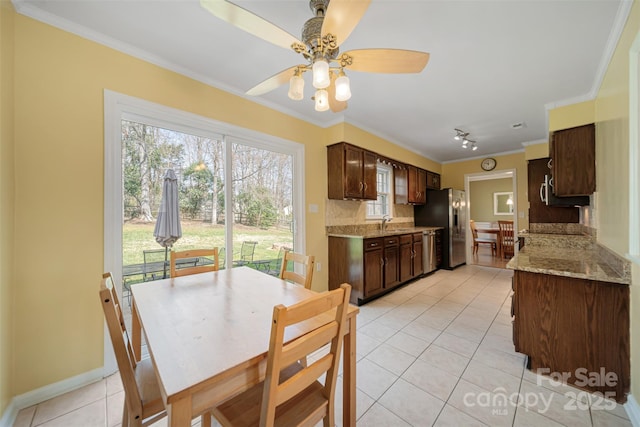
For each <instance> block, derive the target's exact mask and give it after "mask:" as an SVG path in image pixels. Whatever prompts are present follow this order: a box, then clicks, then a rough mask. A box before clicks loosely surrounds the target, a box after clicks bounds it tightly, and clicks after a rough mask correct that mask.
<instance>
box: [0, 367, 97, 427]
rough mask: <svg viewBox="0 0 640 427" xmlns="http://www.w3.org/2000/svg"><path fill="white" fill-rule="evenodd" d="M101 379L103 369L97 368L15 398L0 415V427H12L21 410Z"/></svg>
mask: <svg viewBox="0 0 640 427" xmlns="http://www.w3.org/2000/svg"><path fill="white" fill-rule="evenodd" d="M102 378H104V369H103V368H98V369H94V370H92V371H89V372H85V373H84V374H80V375H76V376H75V377H71V378H67V379H64V380H62V381H58V382H57V383H53V384H49V385H46V386H44V387H40V388H38V389H35V390H31V391H28V392H26V393H24V394H21V395H18V396H15V397H14V398H13V399H11V402H10V403H9V405H8V406H7V408H6V409H5V411H4V413H3V414H2V418H0V427H11V426H13V423H14V422H15V420H16V417H17V416H18V412H20V410H21V409H24V408H28V407H29V406H33V405H37V404H38V403H42V402H44V401H45V400H49V399H52V398H54V397H57V396H60V395H61V394H64V393H67V392H70V391H73V390H76V389H78V388H80V387H84V386H85V385H88V384H91V383H94V382H96V381H100V380H101V379H102Z"/></svg>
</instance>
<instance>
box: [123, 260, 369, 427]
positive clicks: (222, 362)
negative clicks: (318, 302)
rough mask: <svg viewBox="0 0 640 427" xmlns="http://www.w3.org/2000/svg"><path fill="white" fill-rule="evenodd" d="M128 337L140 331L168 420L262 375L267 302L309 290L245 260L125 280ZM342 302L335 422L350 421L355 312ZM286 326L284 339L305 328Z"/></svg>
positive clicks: (136, 337) (178, 420)
mask: <svg viewBox="0 0 640 427" xmlns="http://www.w3.org/2000/svg"><path fill="white" fill-rule="evenodd" d="M132 293H133V307H132V312H133V316H132V317H133V319H132V324H133V327H132V331H131V333H132V338H131V340H132V344H133V348H134V352H135V354H136V358H137V359H139V358H140V355H141V341H142V339H141V337H142V332H144V334H145V337H146V342H147V346H148V350H149V354H150V355H151V358H152V360H153V363H154V367H155V372H156V376H157V378H158V383H159V384H160V390H161V393H162V398H163V400H164V403H165V407H166V408H167V414H168V425H169V426H170V427H188V426H191V419H192V418H194V417H196V416H199V415H201V414H203V413H205V412H207V411H208V410H209V409H211V408H212V407H214V406H217V405H219V404H220V403H222V402H224V401H226V400H227V399H229V398H231V397H233V396H235V395H237V394H239V393H241V392H243V391H245V390H247V389H248V388H250V387H252V386H253V385H255V384H257V383H258V382H260V381H262V380H263V379H264V375H265V369H266V360H267V353H268V348H269V339H270V332H271V320H272V314H273V308H274V306H275V305H277V304H283V305H291V304H294V303H296V302H298V301H302V300H304V299H306V298H309V297H311V296H312V295H314V294H315V293H314V292H313V291H310V290H307V289H305V288H304V287H302V286H298V285H295V284H291V283H289V282H286V281H284V280H281V279H279V278H276V277H273V276H269V275H267V274H265V273H261V272H259V271H256V270H253V269H251V268H248V267H238V268H232V269H223V270H219V271H215V272H210V273H201V274H194V275H191V276H183V277H177V278H173V279H171V278H170V279H163V280H156V281H151V282H145V283H140V284H137V285H135V286H132ZM358 312H359V310H358V308H357V307H355V306H351V305H350V306H349V310H348V313H347V321H348V325H347V327H346V330H347V332H346V334H345V336H344V341H343V343H344V344H343V425H344V426H355V421H356V405H355V404H356V315H357V314H358ZM302 325H303V326H299V327H292V328H290V330H288V331H287V332H286V335H285V339H286V340H291V339H294V338H297V337H299V336H301V335H303V334H304V333H306V332H308V331H309V330H311V329H312V328H313V324H312V322H307V323H304V324H302Z"/></svg>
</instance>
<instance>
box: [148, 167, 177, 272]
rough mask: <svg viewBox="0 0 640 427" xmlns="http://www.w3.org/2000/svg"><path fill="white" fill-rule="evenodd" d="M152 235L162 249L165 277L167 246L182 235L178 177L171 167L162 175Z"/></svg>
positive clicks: (171, 244)
mask: <svg viewBox="0 0 640 427" xmlns="http://www.w3.org/2000/svg"><path fill="white" fill-rule="evenodd" d="M153 236H154V237H155V238H156V242H158V243H159V244H160V246H162V247H164V248H165V251H164V270H163V277H165V278H166V277H167V254H168V252H169V248H170V247H172V246H173V244H174V243H175V242H176V241H177V240H178V239H179V238H180V237H182V227H180V206H179V203H178V178H176V174H175V172H174V171H173V169H167V172H166V173H165V175H164V184H163V186H162V201H161V202H160V211H159V212H158V218H157V220H156V228H155V230H154V231H153Z"/></svg>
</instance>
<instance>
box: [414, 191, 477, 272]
mask: <svg viewBox="0 0 640 427" xmlns="http://www.w3.org/2000/svg"><path fill="white" fill-rule="evenodd" d="M466 212H467V210H466V199H465V194H464V191H462V190H454V189H452V188H445V189H443V190H427V204H426V205H421V206H415V208H414V216H415V224H416V226H428V227H443V228H444V230H443V234H442V267H443V268H447V269H453V268H455V267H457V266H459V265H461V264H464V263H465V262H466V236H465V230H466V223H467V219H466Z"/></svg>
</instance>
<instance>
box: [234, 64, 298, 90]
mask: <svg viewBox="0 0 640 427" xmlns="http://www.w3.org/2000/svg"><path fill="white" fill-rule="evenodd" d="M298 67H304V65H294V66H293V67H289V68H287V69H286V70H283V71H280V72H279V73H278V74H275V75H273V76H271V77H269V78H268V79H267V80H265V81H263V82H261V83H259V84H257V85H256V86H254V87H252V88H251V89H249V90H248V91H247V95H250V96H259V95H264V94H265V93H267V92H271V91H272V90H274V89H276V88H277V87H278V86H281V85H283V84H285V83H289V79H291V77H292V76H293V73H294V71H295V69H296V68H298Z"/></svg>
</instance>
